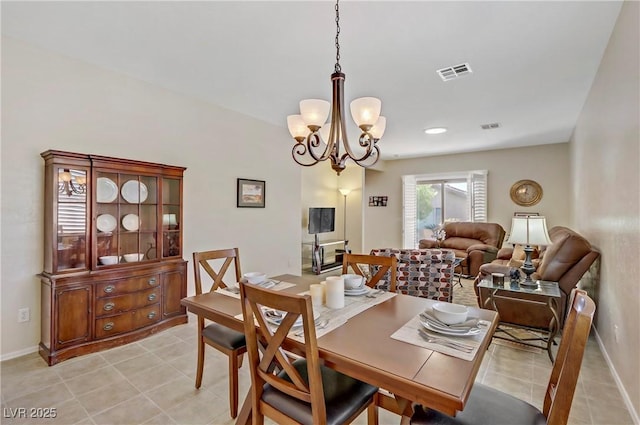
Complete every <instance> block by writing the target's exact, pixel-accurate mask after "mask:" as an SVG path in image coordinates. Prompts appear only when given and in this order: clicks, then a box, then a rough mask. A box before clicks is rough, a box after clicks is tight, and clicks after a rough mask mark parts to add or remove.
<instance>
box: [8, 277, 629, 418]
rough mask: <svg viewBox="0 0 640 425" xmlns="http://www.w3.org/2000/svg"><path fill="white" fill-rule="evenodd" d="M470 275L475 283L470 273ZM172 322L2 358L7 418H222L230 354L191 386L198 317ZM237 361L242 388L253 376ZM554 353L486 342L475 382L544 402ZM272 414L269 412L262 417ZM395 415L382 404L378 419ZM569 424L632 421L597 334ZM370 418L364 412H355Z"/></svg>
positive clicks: (213, 360) (208, 364) (213, 355)
mask: <svg viewBox="0 0 640 425" xmlns="http://www.w3.org/2000/svg"><path fill="white" fill-rule="evenodd" d="M466 284H471V283H470V282H466ZM195 322H196V321H195V320H194V317H190V321H189V324H186V325H181V326H176V327H174V328H172V329H169V330H167V331H164V332H162V333H160V334H158V335H155V336H152V337H150V338H147V339H144V340H141V341H138V342H134V343H131V344H128V345H126V346H122V347H118V348H114V349H111V350H107V351H103V352H100V353H94V354H89V355H86V356H82V357H78V358H74V359H71V360H68V361H65V362H62V363H60V364H58V365H56V366H53V367H48V366H47V365H46V363H45V362H44V361H43V360H42V359H41V358H40V357H39V355H38V354H36V353H34V354H30V355H27V356H23V357H20V358H17V359H12V360H8V361H5V362H2V363H1V364H0V378H1V380H2V383H1V388H2V392H1V395H2V413H3V414H2V417H1V418H0V422H1V423H3V424H26V423H34V424H44V423H57V424H96V425H100V424H220V425H227V424H232V423H234V421H233V420H231V418H230V417H229V409H228V398H227V357H226V356H224V355H222V354H220V353H219V352H218V351H216V350H214V349H212V348H207V353H206V360H205V370H204V379H203V384H202V387H201V388H200V390H196V389H195V388H194V380H195V364H196V327H195ZM246 363H247V362H245V365H244V366H243V367H242V369H241V370H240V394H241V398H243V397H244V394H246V392H247V390H248V388H249V384H250V377H249V373H248V372H247V368H246ZM550 371H551V362H550V361H549V359H548V357H547V354H546V353H545V352H539V353H534V352H530V351H523V350H519V349H515V348H512V347H508V346H504V345H498V344H492V345H491V346H490V347H489V351H488V352H487V353H486V354H485V358H484V361H483V363H482V367H481V369H480V372H479V374H478V377H477V381H478V382H482V383H484V384H487V385H490V386H492V387H495V388H497V389H500V390H503V391H506V392H509V393H511V394H513V395H515V396H516V397H519V398H521V399H523V400H525V401H528V402H530V403H531V404H533V405H535V406H537V407H539V408H541V406H542V400H543V397H544V391H545V388H546V382H547V380H548V377H549V374H550ZM20 408H24V409H26V413H27V416H28V415H29V414H30V413H33V412H32V411H31V409H34V408H43V409H51V408H55V409H56V414H57V416H56V418H55V419H35V418H12V417H11V416H12V415H15V414H16V412H20V410H16V409H20ZM268 423H270V422H268ZM397 423H399V417H398V416H396V415H393V414H391V413H389V412H386V411H381V412H380V424H382V425H387V424H397ZM569 423H570V424H584V425H587V424H593V425H596V424H597V425H627V424H629V425H631V424H633V421H632V419H631V416H630V415H629V412H628V411H627V409H626V407H625V405H624V402H623V400H622V397H621V396H620V393H619V392H618V389H617V387H616V386H615V383H614V381H613V378H612V377H611V374H610V372H609V369H608V368H607V365H606V363H605V361H604V358H603V356H602V354H601V352H600V350H599V348H598V346H597V344H596V342H595V340H594V339H593V338H591V339H590V340H589V343H588V345H587V349H586V353H585V357H584V361H583V365H582V369H581V373H580V378H579V381H578V387H577V389H576V394H575V398H574V400H573V408H572V411H571V416H570V420H569ZM357 424H362V425H364V424H366V415H362V416H361V417H360V418H358V420H357Z"/></svg>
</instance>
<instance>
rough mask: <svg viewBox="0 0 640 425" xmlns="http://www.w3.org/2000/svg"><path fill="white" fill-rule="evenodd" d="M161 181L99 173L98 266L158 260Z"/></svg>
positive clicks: (151, 177)
mask: <svg viewBox="0 0 640 425" xmlns="http://www.w3.org/2000/svg"><path fill="white" fill-rule="evenodd" d="M157 199H158V179H157V178H156V177H153V176H143V175H134V174H120V173H109V172H100V171H99V172H97V178H96V230H97V232H96V244H97V247H96V248H97V249H96V252H97V260H98V261H97V265H98V266H110V265H114V264H121V263H137V262H141V261H148V260H153V259H155V258H156V253H155V250H156V246H157V211H158V201H157Z"/></svg>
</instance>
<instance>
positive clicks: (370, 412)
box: [367, 393, 378, 425]
mask: <svg viewBox="0 0 640 425" xmlns="http://www.w3.org/2000/svg"><path fill="white" fill-rule="evenodd" d="M367 425H378V394H377V393H376V394H375V395H374V396H373V403H371V404H370V405H369V407H367Z"/></svg>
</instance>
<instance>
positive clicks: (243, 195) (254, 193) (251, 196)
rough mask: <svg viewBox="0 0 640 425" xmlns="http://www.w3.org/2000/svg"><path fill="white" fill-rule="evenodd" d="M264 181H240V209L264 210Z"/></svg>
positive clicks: (238, 204) (238, 203)
mask: <svg viewBox="0 0 640 425" xmlns="http://www.w3.org/2000/svg"><path fill="white" fill-rule="evenodd" d="M265 189H266V183H265V181H264V180H250V179H238V200H237V204H236V206H237V207H238V208H264V201H265Z"/></svg>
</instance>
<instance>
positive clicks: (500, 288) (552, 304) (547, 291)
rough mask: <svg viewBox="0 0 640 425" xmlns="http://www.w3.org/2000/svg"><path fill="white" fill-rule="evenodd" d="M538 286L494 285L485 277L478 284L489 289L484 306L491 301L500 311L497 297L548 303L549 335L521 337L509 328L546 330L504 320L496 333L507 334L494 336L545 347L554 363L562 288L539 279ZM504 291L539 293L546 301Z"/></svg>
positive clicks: (479, 286) (524, 301)
mask: <svg viewBox="0 0 640 425" xmlns="http://www.w3.org/2000/svg"><path fill="white" fill-rule="evenodd" d="M536 283H537V284H538V285H537V286H521V285H519V284H518V283H513V284H512V283H511V282H509V281H505V282H504V284H502V285H494V284H493V282H492V281H491V280H490V279H484V280H482V281H481V282H480V283H479V284H478V288H486V289H489V298H487V299H486V300H485V303H484V306H483V307H484V308H487V306H488V304H489V303H491V306H492V307H493V310H494V311H496V312H498V314H500V312H499V311H498V308H497V307H496V301H495V300H496V299H502V300H508V301H510V302H514V303H525V304H540V305H546V306H547V307H549V310H551V314H552V317H551V320H550V321H549V327H548V329H547V330H546V333H547V335H546V336H545V335H541V336H536V337H532V338H521V337H518V336H517V335H514V334H513V333H511V332H510V329H509V328H521V329H525V330H528V331H535V332H538V333H540V331H543V332H544V331H545V330H541V329H537V328H531V327H527V326H522V325H517V324H513V323H508V322H502V321H500V323H499V324H498V327H497V328H496V333H498V332H501V333H504V334H505V335H506V336H502V335H495V334H494V335H493V337H494V338H498V339H504V340H507V341H515V342H518V343H520V344H524V345H528V346H530V347H536V348H545V349H546V350H547V353H548V354H549V359H551V363H553V353H552V352H551V345H552V344H554V343H555V342H554V339H555V337H556V335H557V333H558V324H559V323H560V321H559V318H558V313H557V306H558V300H559V299H560V297H561V294H560V288H559V287H558V282H549V281H542V280H538V281H537V282H536ZM501 293H502V294H504V293H519V294H530V295H537V296H539V297H540V298H541V299H543V300H544V301H537V300H531V299H524V298H516V297H508V296H505V295H502V294H501ZM532 341H541V342H542V343H544V344H546V347H545V346H541V345H540V344H534V343H532Z"/></svg>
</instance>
